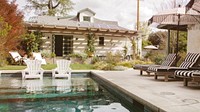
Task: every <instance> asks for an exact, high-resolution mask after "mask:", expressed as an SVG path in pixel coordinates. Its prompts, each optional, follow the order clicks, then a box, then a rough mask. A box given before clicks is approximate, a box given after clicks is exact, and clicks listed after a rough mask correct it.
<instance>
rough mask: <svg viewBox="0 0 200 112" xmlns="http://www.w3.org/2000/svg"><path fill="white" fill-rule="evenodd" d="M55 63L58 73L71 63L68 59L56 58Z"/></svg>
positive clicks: (65, 69) (68, 67)
mask: <svg viewBox="0 0 200 112" xmlns="http://www.w3.org/2000/svg"><path fill="white" fill-rule="evenodd" d="M56 63H57V70H58V72H59V73H63V72H66V71H68V70H69V69H70V64H71V61H70V60H64V59H62V60H57V61H56Z"/></svg>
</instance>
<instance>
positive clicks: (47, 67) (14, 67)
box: [0, 63, 94, 70]
mask: <svg viewBox="0 0 200 112" xmlns="http://www.w3.org/2000/svg"><path fill="white" fill-rule="evenodd" d="M25 68H26V66H25V65H24V66H22V65H6V66H4V67H0V70H23V69H25ZM42 68H43V69H44V70H52V69H54V68H56V64H47V65H42ZM71 68H72V70H91V69H94V68H93V66H92V65H91V64H78V63H74V64H71Z"/></svg>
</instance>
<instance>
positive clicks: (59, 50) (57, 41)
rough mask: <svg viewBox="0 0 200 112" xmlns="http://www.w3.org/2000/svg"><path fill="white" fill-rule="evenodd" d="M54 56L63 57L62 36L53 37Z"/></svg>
mask: <svg viewBox="0 0 200 112" xmlns="http://www.w3.org/2000/svg"><path fill="white" fill-rule="evenodd" d="M55 54H56V56H63V36H62V35H55Z"/></svg>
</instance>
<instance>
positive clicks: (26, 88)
mask: <svg viewBox="0 0 200 112" xmlns="http://www.w3.org/2000/svg"><path fill="white" fill-rule="evenodd" d="M122 105H123V104H121V103H120V102H119V100H118V99H117V98H116V97H114V96H112V95H111V94H110V93H109V92H107V91H106V90H105V89H104V88H102V87H101V86H99V85H98V84H97V83H96V82H95V81H94V80H92V79H91V78H89V77H85V76H84V77H82V76H76V77H72V79H71V80H68V79H52V78H51V77H44V79H43V80H39V79H38V80H37V79H36V80H24V81H23V80H21V78H20V77H1V78H0V112H130V110H128V109H126V108H125V107H123V106H122Z"/></svg>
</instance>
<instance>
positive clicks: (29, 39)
mask: <svg viewBox="0 0 200 112" xmlns="http://www.w3.org/2000/svg"><path fill="white" fill-rule="evenodd" d="M41 37H42V35H41V33H39V32H34V33H30V34H28V33H27V34H25V35H23V36H22V41H21V49H22V50H23V51H25V52H26V53H27V54H28V55H31V53H32V52H37V51H38V50H39V47H40V46H41V44H42V42H43V41H42V39H41Z"/></svg>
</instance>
